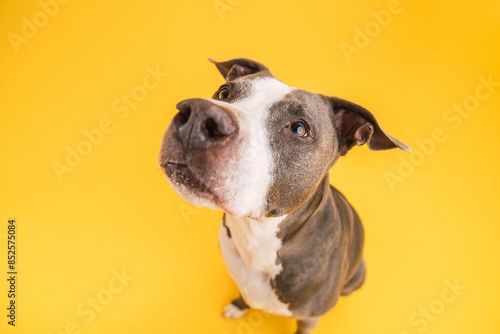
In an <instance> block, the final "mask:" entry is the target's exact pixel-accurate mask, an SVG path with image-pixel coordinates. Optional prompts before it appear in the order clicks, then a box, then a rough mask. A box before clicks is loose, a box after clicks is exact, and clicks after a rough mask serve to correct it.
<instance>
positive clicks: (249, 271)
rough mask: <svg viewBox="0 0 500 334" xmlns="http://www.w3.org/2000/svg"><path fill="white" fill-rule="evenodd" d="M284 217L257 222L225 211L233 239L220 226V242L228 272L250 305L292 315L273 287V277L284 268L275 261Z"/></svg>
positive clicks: (275, 312) (279, 245)
mask: <svg viewBox="0 0 500 334" xmlns="http://www.w3.org/2000/svg"><path fill="white" fill-rule="evenodd" d="M283 219H284V217H278V218H267V219H265V220H261V221H256V220H253V219H250V218H244V217H234V216H231V215H228V214H226V225H227V227H228V228H229V230H230V231H231V238H230V237H229V236H228V235H227V230H226V228H225V227H224V226H221V230H220V234H219V242H220V248H221V252H222V256H223V258H224V261H225V262H226V265H227V267H228V270H229V274H230V275H231V277H232V278H233V280H234V281H235V282H236V284H237V285H238V288H239V289H240V292H241V294H242V296H243V299H244V300H245V301H246V302H247V303H248V304H249V306H250V307H252V308H255V309H263V310H265V311H267V312H269V313H274V314H279V315H287V316H290V315H291V312H290V310H289V309H288V307H287V305H286V304H284V303H282V302H281V301H280V300H279V299H278V297H277V296H276V294H275V293H274V291H273V289H272V287H271V279H273V278H274V277H276V275H278V274H279V273H280V272H281V269H282V266H281V264H276V258H277V256H278V250H279V249H280V247H281V240H280V239H279V238H278V237H277V232H278V225H279V223H280V222H281V221H282V220H283Z"/></svg>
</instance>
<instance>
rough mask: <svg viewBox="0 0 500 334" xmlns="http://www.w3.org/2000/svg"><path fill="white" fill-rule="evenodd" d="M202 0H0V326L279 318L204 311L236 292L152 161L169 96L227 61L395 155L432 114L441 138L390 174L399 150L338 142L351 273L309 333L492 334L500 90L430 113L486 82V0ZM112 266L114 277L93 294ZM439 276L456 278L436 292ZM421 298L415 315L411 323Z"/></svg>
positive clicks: (253, 326) (60, 329) (211, 245)
mask: <svg viewBox="0 0 500 334" xmlns="http://www.w3.org/2000/svg"><path fill="white" fill-rule="evenodd" d="M41 2H42V3H48V2H50V1H49V0H41ZM221 3H222V5H221ZM215 4H217V5H218V6H223V5H224V4H225V7H219V10H222V11H223V12H219V13H218V12H217V10H216V8H215V7H214V1H213V0H205V1H159V0H157V1H154V0H144V1H128V2H127V1H81V0H72V1H70V2H69V3H67V4H61V5H59V10H58V12H57V13H55V15H53V17H50V18H49V19H48V21H47V22H43V14H40V13H39V12H40V11H41V10H42V7H41V6H42V5H41V4H40V3H39V2H38V1H35V0H29V1H26V0H24V1H10V2H7V1H2V4H1V5H0V36H1V39H0V47H1V63H0V71H1V72H0V77H1V81H0V85H1V87H0V94H1V98H0V124H1V131H0V142H1V146H0V156H1V163H0V171H1V173H0V236H1V237H2V239H1V243H2V244H1V248H0V253H1V255H0V259H2V260H1V261H0V263H1V265H0V268H2V271H1V272H2V274H1V275H0V277H4V275H6V274H5V272H6V271H7V268H6V260H5V259H6V255H7V254H6V247H5V237H6V232H7V220H8V219H9V218H15V219H16V220H17V224H18V244H17V245H18V268H17V269H18V271H19V276H18V300H17V304H18V309H17V312H18V318H17V326H16V327H15V328H12V327H11V326H7V324H6V323H7V318H6V316H5V314H6V311H5V308H6V307H7V296H6V295H7V289H8V288H7V282H6V279H5V278H2V279H1V280H0V303H1V304H0V309H2V310H4V311H2V314H1V315H2V316H1V317H0V319H3V320H1V322H0V332H2V333H23V334H24V333H29V334H32V333H33V334H34V333H41V334H48V333H54V334H55V333H71V332H75V333H93V334H94V333H95V334H98V333H106V334H111V333H121V334H124V333H217V334H219V333H220V334H231V333H234V334H240V333H244V334H250V333H255V334H258V333H283V334H286V333H292V332H293V330H294V322H293V321H292V320H290V319H287V318H281V317H275V316H267V315H263V314H261V313H255V312H254V313H251V314H249V315H248V316H246V317H245V318H244V319H243V320H240V321H230V320H225V319H222V318H221V317H220V312H221V310H222V308H223V306H225V304H226V303H228V302H229V301H230V300H231V299H232V298H233V297H235V296H236V295H237V290H236V287H235V285H234V284H233V283H232V281H231V280H230V278H229V276H228V274H227V272H226V269H225V267H224V264H223V262H222V259H221V257H220V254H219V250H218V246H217V233H218V228H219V222H220V217H221V213H220V212H213V211H209V210H206V209H198V208H193V207H192V206H191V205H189V204H188V203H185V202H183V201H182V200H181V199H180V198H179V197H178V196H177V195H176V194H175V193H174V192H173V191H172V189H171V188H170V187H169V185H168V183H167V181H166V179H165V178H164V176H163V175H162V173H161V171H160V169H159V167H158V163H157V156H158V152H159V148H160V141H161V139H162V135H163V132H164V130H165V129H166V127H167V126H168V124H169V122H170V120H171V119H172V117H173V115H174V114H175V112H176V109H175V104H176V103H177V102H178V101H180V100H182V99H185V98H189V97H209V96H211V95H212V93H213V91H215V89H216V88H217V87H218V85H220V84H221V83H222V78H221V77H220V76H219V74H218V72H217V71H216V70H215V68H214V66H213V65H212V64H210V63H208V62H207V60H206V58H207V57H213V58H215V59H217V60H228V59H231V58H235V57H247V58H253V59H256V60H259V61H261V62H263V63H264V64H266V65H267V66H269V67H270V69H271V70H272V72H273V73H274V74H275V75H276V76H277V77H278V78H280V79H281V80H283V81H284V82H286V83H288V84H290V85H292V86H296V87H300V88H304V89H307V90H311V91H316V92H321V93H324V94H330V95H337V96H340V97H344V98H346V99H350V100H352V101H355V102H357V103H359V104H362V105H364V106H366V107H367V108H368V109H370V110H371V111H372V112H373V113H374V114H375V115H376V117H377V119H378V120H379V122H380V123H381V125H382V127H383V128H384V129H385V130H386V131H387V132H388V133H390V134H391V135H393V136H395V137H396V138H398V139H401V140H402V141H404V142H406V143H407V144H409V145H410V146H412V147H413V148H414V151H419V148H418V146H417V145H416V141H418V140H420V141H425V140H430V138H432V133H433V131H434V129H436V128H438V129H441V131H442V132H443V133H444V136H445V138H446V140H444V142H439V143H435V148H434V149H433V150H431V152H430V153H429V154H426V155H424V156H423V158H422V156H416V155H414V156H413V160H414V161H416V162H418V166H415V167H414V170H413V171H411V172H408V171H407V172H408V173H407V174H406V176H405V177H403V178H402V179H400V180H399V182H397V183H396V184H393V187H391V186H390V185H389V183H388V182H387V179H386V178H387V173H388V172H389V173H395V174H397V173H398V167H400V164H402V162H401V161H403V160H405V161H408V159H410V157H411V156H412V155H411V154H408V153H405V152H403V151H400V150H398V151H396V150H393V151H388V152H371V151H369V150H368V149H367V148H366V147H362V148H356V149H354V150H352V151H351V152H350V153H349V155H348V156H347V157H346V158H345V159H342V160H341V161H340V162H339V163H338V165H337V166H335V167H334V168H333V170H332V172H331V179H332V183H333V184H334V185H335V186H336V187H337V188H339V189H340V190H341V191H342V192H343V193H344V194H345V195H346V196H347V198H348V199H349V200H350V201H351V202H352V203H353V205H354V206H355V207H356V209H357V210H358V212H359V213H360V214H361V216H362V219H363V222H364V226H365V229H366V237H367V240H366V248H365V255H366V260H367V265H368V278H367V282H366V285H365V286H364V287H363V289H362V290H360V291H359V292H356V293H354V294H353V295H352V296H350V297H348V298H342V299H341V301H340V302H339V304H338V305H337V307H336V308H335V309H334V310H333V311H332V312H330V313H328V315H326V316H325V317H323V318H322V320H321V322H320V326H319V327H318V329H317V330H316V331H315V333H317V334H322V333H385V334H415V333H421V332H425V333H429V334H431V333H464V334H465V333H467V334H468V333H500V320H499V299H500V289H499V288H498V282H499V281H500V266H499V265H500V261H499V254H500V234H499V232H500V225H499V219H498V217H499V214H498V202H499V191H498V189H499V187H500V182H499V177H498V171H499V168H500V162H499V160H498V155H499V150H498V145H497V142H498V137H497V136H498V133H499V130H498V124H499V121H500V116H499V114H500V113H499V106H500V86H499V87H496V88H495V89H496V90H495V91H494V92H492V93H491V94H490V96H489V97H488V98H486V99H484V100H481V101H480V104H479V106H478V107H477V108H475V110H474V111H473V112H471V114H470V116H469V117H467V118H463V120H462V123H461V124H460V125H459V126H458V127H457V128H456V129H454V128H453V127H452V125H453V124H454V123H450V122H447V121H446V120H445V118H444V117H446V115H447V110H448V109H449V108H451V107H453V105H454V104H462V103H464V101H465V100H467V101H469V102H470V101H473V98H471V97H472V96H474V94H475V90H476V87H477V86H478V85H479V84H480V81H479V79H478V78H479V77H481V76H482V77H483V78H488V76H490V75H491V76H492V78H493V81H496V82H499V81H500V62H499V51H500V24H499V23H498V22H499V21H498V14H499V12H500V3H499V2H498V1H494V0H490V1H439V2H436V1H430V0H413V1H410V0H401V2H400V5H399V7H398V8H399V12H398V13H397V14H393V15H392V17H391V20H390V22H389V23H388V24H385V26H380V24H379V28H380V29H379V30H377V24H375V23H374V22H376V21H375V19H374V16H373V13H372V11H375V12H376V13H378V12H380V11H381V10H387V9H388V8H389V7H390V6H392V5H390V4H389V2H388V1H385V0H370V1H363V2H361V1H354V2H347V1H317V2H314V1H281V2H272V1H265V0H238V1H237V0H231V1H230V0H221V1H218V2H215ZM53 10H55V9H53ZM37 13H38V14H37ZM37 15H38V16H37ZM33 16H36V19H37V20H38V21H37V22H38V23H39V25H40V27H38V28H37V30H38V31H37V32H36V33H33V31H31V34H32V35H33V36H31V37H30V38H27V40H26V41H25V43H22V44H20V45H18V46H17V49H18V50H17V51H18V52H16V50H15V49H16V48H15V47H13V45H12V43H11V42H10V41H9V36H11V37H12V36H13V35H12V34H17V35H18V36H22V32H23V25H24V24H25V22H26V21H23V18H26V19H27V20H28V21H30V22H33ZM367 25H368V27H369V28H370V27H371V29H373V30H371V32H370V34H371V35H372V36H373V37H370V41H369V43H366V44H368V45H363V47H361V48H359V49H358V51H359V52H357V53H355V54H353V55H351V56H350V57H346V56H345V55H344V54H343V52H342V49H341V45H344V46H345V45H346V43H348V44H350V45H355V43H356V41H355V38H356V34H357V32H356V31H358V30H357V29H361V30H364V29H365V28H366V27H367ZM9 33H12V34H10V35H9ZM365 42H366V41H365ZM343 43H344V44H343ZM358 45H361V44H359V41H358ZM156 67H159V68H160V69H161V71H163V72H166V73H168V76H166V77H165V78H164V79H163V81H162V82H161V83H160V84H159V85H158V87H157V88H156V89H154V90H151V91H148V95H147V97H146V98H145V99H144V100H143V101H141V102H140V103H139V104H138V106H137V107H136V108H135V109H130V114H129V115H128V116H127V117H122V118H120V116H123V115H121V114H119V113H115V112H114V111H113V110H114V109H113V107H112V103H113V102H114V101H115V100H116V99H120V98H121V96H122V94H130V93H131V91H132V90H134V89H136V90H137V89H138V88H137V87H138V86H139V87H140V86H141V85H142V84H143V80H144V78H145V77H146V76H147V75H148V69H155V68H156ZM151 82H152V81H151ZM482 92H486V90H484V89H483V90H482ZM448 116H449V115H448ZM104 119H109V120H110V121H111V122H112V125H113V130H112V131H111V132H110V133H107V134H104V137H103V139H102V142H101V143H99V145H96V146H94V147H93V148H92V152H91V153H90V154H88V155H87V156H86V157H84V158H83V159H82V161H81V162H80V163H79V164H78V166H76V167H75V168H74V169H72V171H71V172H67V173H64V174H63V175H62V181H59V180H58V177H57V176H56V173H55V172H54V170H53V164H54V162H59V163H61V164H64V163H65V159H66V154H67V151H66V149H67V147H68V146H69V147H70V148H73V149H75V148H76V147H77V145H79V144H81V143H82V141H85V136H84V135H83V133H82V131H84V130H87V131H91V130H92V129H95V128H97V127H98V126H99V123H100V122H101V121H102V120H104ZM81 145H83V144H81ZM420 151H421V150H420ZM413 154H418V153H413ZM419 157H420V158H421V159H420V160H418V158H419ZM116 271H118V272H121V271H124V272H125V273H126V274H127V275H131V276H134V279H133V280H131V281H129V282H128V283H127V285H126V286H123V287H122V288H123V289H121V290H122V291H121V292H119V293H113V294H112V295H111V300H109V296H110V292H109V291H110V288H109V284H112V283H113V282H114V283H113V284H115V288H116V287H117V286H119V284H117V282H116V281H114V280H113V277H114V274H113V273H114V272H115V273H116ZM455 280H456V281H457V282H458V283H459V284H460V285H462V286H466V288H465V290H462V291H461V292H460V294H459V295H456V296H455V297H456V298H454V301H453V302H451V303H444V302H443V299H442V296H441V293H442V292H443V290H444V289H446V286H447V285H446V284H447V283H446V282H454V281H455ZM98 296H100V298H101V300H103V299H102V298H104V297H106V296H107V297H108V299H106V302H107V304H106V305H100V306H101V308H100V311H99V312H96V313H95V317H94V318H93V319H92V320H89V319H90V316H88V317H87V316H82V314H81V312H80V313H79V312H78V309H79V308H80V307H82V303H83V307H86V306H85V305H86V303H87V302H88V300H89V298H90V299H92V298H96V297H98ZM450 296H451V294H449V295H448V297H450ZM440 305H441V306H442V305H444V307H445V308H444V309H441V308H439V306H440ZM429 307H433V310H434V311H433V312H438V311H439V312H438V313H439V314H438V315H435V316H433V318H432V321H431V320H426V321H423V323H422V320H421V319H425V318H422V317H421V316H416V317H417V318H413V322H412V320H411V319H412V317H415V312H417V314H418V312H420V311H422V308H423V309H426V308H429ZM436 307H437V308H436ZM80 311H81V310H80ZM431 315H432V313H431ZM416 319H417V320H418V319H420V322H419V323H418V325H417V324H416V323H415V322H414V321H415V320H416ZM426 322H427V323H426ZM68 324H70V325H69V328H70V330H69V331H68V330H66V329H65V328H66V326H68ZM72 324H73V325H72ZM424 324H425V326H424ZM71 326H76V327H75V328H77V330H75V331H73V330H71Z"/></svg>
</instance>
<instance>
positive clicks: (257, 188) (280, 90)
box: [210, 77, 294, 218]
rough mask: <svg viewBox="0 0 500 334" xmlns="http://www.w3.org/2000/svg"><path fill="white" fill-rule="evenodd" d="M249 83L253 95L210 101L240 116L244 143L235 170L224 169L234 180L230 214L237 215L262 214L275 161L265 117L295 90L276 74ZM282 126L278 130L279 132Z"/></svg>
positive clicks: (227, 178)
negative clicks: (275, 75)
mask: <svg viewBox="0 0 500 334" xmlns="http://www.w3.org/2000/svg"><path fill="white" fill-rule="evenodd" d="M249 82H250V85H251V88H250V90H251V91H250V94H248V95H247V96H246V97H245V98H244V99H242V100H238V101H237V102H235V103H225V102H221V101H217V100H210V101H211V102H212V103H215V104H218V105H221V106H224V107H226V108H230V109H233V110H234V111H235V112H236V114H237V115H238V120H239V122H240V124H239V127H240V133H241V136H242V139H243V141H242V144H241V147H240V149H239V154H238V156H237V157H235V158H236V159H238V161H237V162H236V163H235V165H233V164H231V169H232V170H226V171H223V172H222V174H227V175H225V177H224V178H225V179H226V180H227V181H228V182H231V185H228V187H227V191H228V193H227V194H224V196H227V198H228V199H229V201H228V203H229V205H230V206H231V213H232V214H234V215H237V216H248V217H254V218H258V217H262V216H263V215H264V214H265V212H264V210H265V207H266V196H267V191H268V189H269V186H270V184H271V181H272V180H271V178H272V171H273V168H274V166H275V163H274V161H273V159H272V156H273V155H272V152H271V149H270V144H269V134H268V133H267V127H266V120H267V117H268V112H269V107H270V106H271V105H273V104H274V103H276V102H277V101H280V100H282V99H283V98H284V97H285V96H286V95H287V94H289V93H290V92H291V91H293V90H294V88H291V87H289V86H287V85H286V84H284V83H282V82H281V81H279V80H277V79H276V78H273V77H261V78H255V79H252V80H251V81H249ZM278 130H279V129H277V131H278Z"/></svg>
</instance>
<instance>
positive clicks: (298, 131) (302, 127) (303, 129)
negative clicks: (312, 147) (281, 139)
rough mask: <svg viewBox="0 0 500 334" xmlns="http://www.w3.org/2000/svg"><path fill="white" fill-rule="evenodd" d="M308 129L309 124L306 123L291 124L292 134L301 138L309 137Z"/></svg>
mask: <svg viewBox="0 0 500 334" xmlns="http://www.w3.org/2000/svg"><path fill="white" fill-rule="evenodd" d="M307 128H308V127H307V123H306V122H304V121H298V122H293V123H292V124H290V130H292V132H293V133H294V134H295V135H297V136H299V137H307V136H308V135H309V134H308V130H307Z"/></svg>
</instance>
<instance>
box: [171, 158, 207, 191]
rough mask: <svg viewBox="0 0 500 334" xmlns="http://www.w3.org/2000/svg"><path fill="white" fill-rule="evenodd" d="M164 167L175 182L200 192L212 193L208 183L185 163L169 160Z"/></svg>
mask: <svg viewBox="0 0 500 334" xmlns="http://www.w3.org/2000/svg"><path fill="white" fill-rule="evenodd" d="M163 168H164V169H165V172H166V174H167V176H168V178H169V179H170V181H172V182H173V183H175V184H177V185H182V186H184V187H187V188H189V189H191V190H195V191H197V192H200V193H205V194H212V193H211V191H210V189H209V188H208V187H207V185H206V184H205V183H203V181H202V180H201V179H200V178H199V177H198V176H197V175H196V174H195V173H194V172H193V171H192V170H191V169H190V168H189V166H188V165H186V164H185V163H178V162H167V163H166V164H164V165H163Z"/></svg>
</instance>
